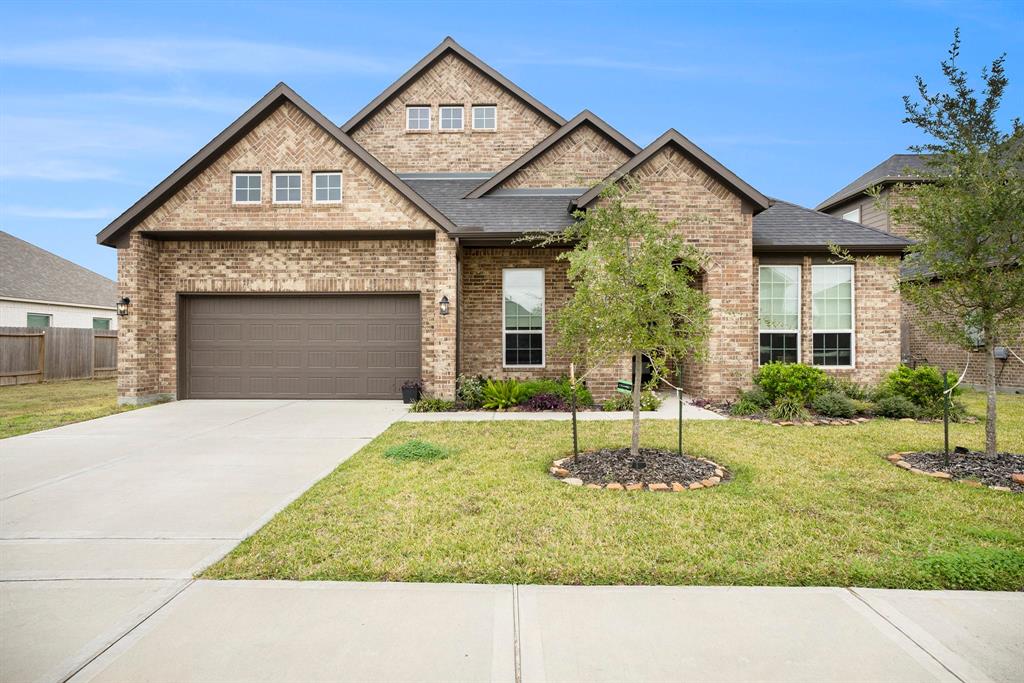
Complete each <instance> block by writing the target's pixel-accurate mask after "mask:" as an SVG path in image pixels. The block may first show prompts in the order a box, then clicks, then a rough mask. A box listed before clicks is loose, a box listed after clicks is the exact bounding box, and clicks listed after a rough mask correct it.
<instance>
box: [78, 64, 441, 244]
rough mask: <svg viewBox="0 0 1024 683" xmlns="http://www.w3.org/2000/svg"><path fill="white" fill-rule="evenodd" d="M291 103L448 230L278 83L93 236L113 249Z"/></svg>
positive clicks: (425, 205)
mask: <svg viewBox="0 0 1024 683" xmlns="http://www.w3.org/2000/svg"><path fill="white" fill-rule="evenodd" d="M285 101H287V102H291V103H292V104H293V105H295V106H296V107H297V108H298V109H299V110H301V111H302V112H303V113H305V114H306V115H307V116H309V117H310V118H311V119H313V120H314V121H315V122H316V123H317V124H318V125H319V126H320V127H321V128H323V129H324V131H326V132H327V133H328V134H330V135H331V136H332V137H333V138H334V139H335V140H337V141H338V143H340V144H341V146H342V147H344V148H345V149H347V150H348V151H349V152H351V153H352V154H354V155H355V156H356V157H358V158H359V159H360V161H362V162H363V163H364V164H366V165H367V166H369V167H370V168H371V169H372V170H373V171H374V172H375V173H377V175H379V176H380V177H381V178H383V179H384V180H385V181H386V182H387V183H388V184H389V185H391V186H392V187H393V188H395V189H396V190H397V191H398V192H399V193H400V194H401V195H402V196H404V197H405V198H406V199H408V200H409V201H410V202H412V203H413V204H415V205H416V206H417V207H418V208H419V209H420V210H421V211H423V213H425V214H427V215H428V216H429V217H430V218H431V220H433V221H434V222H436V223H437V224H438V225H440V226H441V227H442V228H444V229H445V230H451V229H452V228H454V227H455V226H454V225H453V224H452V223H451V221H449V220H448V219H447V218H445V216H444V215H443V214H441V213H440V212H439V211H437V209H435V208H434V207H432V206H431V205H430V204H429V203H427V202H426V201H424V200H423V198H422V197H420V196H419V195H417V194H416V193H415V192H414V191H413V190H412V188H410V187H409V186H408V185H406V184H405V183H404V182H402V180H401V179H399V177H398V176H397V175H395V174H394V172H392V171H391V169H389V168H388V167H386V166H385V165H384V164H382V163H380V162H379V161H378V160H377V158H376V157H374V156H373V155H372V154H370V153H369V152H367V151H366V150H365V149H364V148H363V147H362V146H361V145H360V144H359V143H357V142H356V141H355V140H353V139H352V138H350V137H349V136H348V135H347V134H346V133H344V132H343V131H342V130H341V129H340V128H338V127H337V126H336V125H334V124H333V123H331V122H330V121H329V120H328V119H327V117H326V116H324V115H323V114H321V113H320V112H319V111H317V110H316V109H315V108H314V107H313V106H312V105H311V104H309V102H306V100H304V99H302V98H301V97H299V95H298V93H296V92H295V91H294V90H292V89H291V88H289V87H288V86H287V85H285V84H284V83H278V84H277V85H276V86H275V87H274V88H273V89H272V90H271V91H270V92H268V93H267V94H266V95H264V96H263V98H262V99H260V101H259V102H257V103H256V104H254V105H253V106H252V107H250V108H249V109H248V111H246V112H245V113H244V114H242V115H241V116H240V117H238V118H237V119H235V121H234V123H232V124H231V125H230V126H228V127H227V128H225V129H224V130H223V131H221V133H220V134H219V135H218V136H217V137H215V138H214V139H213V140H211V141H210V142H209V143H208V144H207V145H206V146H205V147H203V148H202V149H201V150H199V151H198V152H196V153H195V155H194V156H193V157H192V158H191V159H189V160H188V161H186V162H185V163H184V164H182V165H181V166H179V167H178V169H177V170H175V171H174V173H172V174H171V175H169V176H167V178H165V179H164V180H163V182H161V183H160V184H159V185H157V186H156V187H154V188H153V189H152V190H150V191H149V192H148V193H147V194H146V195H145V196H144V197H142V199H140V200H139V201H137V202H135V204H133V205H132V206H131V207H130V208H129V209H128V210H127V211H125V212H124V213H122V214H121V215H120V216H118V217H117V218H115V219H114V221H113V222H112V223H111V224H110V225H108V226H107V227H105V228H104V229H103V230H102V231H100V233H99V234H98V235H97V236H96V241H97V242H99V243H100V244H105V245H108V246H114V245H115V244H116V239H117V237H118V236H119V235H120V234H121V233H123V232H125V231H127V230H130V229H131V228H132V227H134V226H135V225H137V224H138V223H139V221H141V220H142V219H143V218H145V217H146V216H147V215H148V214H149V213H150V212H151V211H152V210H154V209H155V208H156V207H158V206H159V205H160V204H162V203H163V202H164V201H166V200H167V199H169V198H170V197H171V196H173V195H174V193H175V192H177V191H178V190H180V189H181V188H182V187H184V186H185V185H186V184H187V183H188V182H189V181H191V180H192V179H193V178H195V177H196V176H197V175H199V173H201V172H202V171H203V170H204V169H205V168H206V167H207V166H209V165H210V164H211V163H213V161H214V160H215V159H216V158H217V157H218V156H219V155H220V154H221V153H222V152H223V151H225V150H226V149H228V148H229V147H230V146H231V145H233V144H235V143H236V142H237V141H238V140H240V139H241V138H242V137H243V136H244V135H246V134H247V133H248V132H249V131H251V130H252V129H253V128H254V127H255V126H256V125H257V124H259V123H260V122H261V121H263V120H264V119H265V118H266V117H267V116H269V115H270V113H271V112H272V111H274V109H275V108H276V107H277V106H279V105H280V104H282V103H283V102H285Z"/></svg>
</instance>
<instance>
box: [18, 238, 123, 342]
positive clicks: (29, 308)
mask: <svg viewBox="0 0 1024 683" xmlns="http://www.w3.org/2000/svg"><path fill="white" fill-rule="evenodd" d="M116 302H117V283H116V282H114V281H113V280H110V279H108V278H105V277H103V276H102V275H100V274H99V273H94V272H92V271H91V270H88V269H86V268H83V267H82V266H79V265H77V264H75V263H72V262H71V261H68V260H67V259H63V258H61V257H60V256H57V255H56V254H52V253H50V252H48V251H46V250H45V249H40V248H39V247H37V246H35V245H33V244H29V243H28V242H26V241H24V240H20V239H18V238H17V237H15V236H14V235H9V234H8V233H6V232H0V327H37V328H46V327H86V328H88V327H91V328H93V329H96V330H114V329H117V314H116V312H115V308H116Z"/></svg>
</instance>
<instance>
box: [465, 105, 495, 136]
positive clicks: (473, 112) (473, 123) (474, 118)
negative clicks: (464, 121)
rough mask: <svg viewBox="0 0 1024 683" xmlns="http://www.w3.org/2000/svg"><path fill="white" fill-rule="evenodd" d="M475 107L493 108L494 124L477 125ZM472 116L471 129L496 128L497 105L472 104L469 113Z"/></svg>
mask: <svg viewBox="0 0 1024 683" xmlns="http://www.w3.org/2000/svg"><path fill="white" fill-rule="evenodd" d="M477 109H493V110H494V126H493V127H491V128H482V127H477V125H476V110H477ZM470 116H472V117H473V120H472V122H471V123H472V126H473V130H498V105H496V104H474V105H473V111H472V112H471V113H470Z"/></svg>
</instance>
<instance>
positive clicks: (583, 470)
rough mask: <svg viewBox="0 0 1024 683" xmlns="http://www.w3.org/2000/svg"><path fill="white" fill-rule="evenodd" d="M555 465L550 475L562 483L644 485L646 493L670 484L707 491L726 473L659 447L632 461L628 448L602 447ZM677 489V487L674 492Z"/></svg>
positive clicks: (650, 449) (707, 463)
mask: <svg viewBox="0 0 1024 683" xmlns="http://www.w3.org/2000/svg"><path fill="white" fill-rule="evenodd" d="M556 464H557V468H554V469H557V470H560V471H558V472H557V473H555V472H553V473H555V474H556V476H561V477H565V479H563V480H564V481H567V483H575V482H576V481H580V482H582V483H583V484H584V485H589V486H591V487H593V486H602V487H606V488H618V487H620V486H621V487H623V488H627V487H634V488H640V487H641V486H640V485H646V486H647V487H648V488H649V489H650V490H666V489H671V487H672V484H677V485H682V486H683V487H690V486H691V485H693V484H700V486H695V487H694V488H707V487H709V486H714V485H716V484H718V483H720V482H721V481H724V480H725V479H727V478H728V473H727V472H725V470H723V469H722V468H721V467H720V466H719V465H717V464H716V463H714V462H711V461H710V460H703V459H699V458H694V457H692V456H689V455H683V456H680V455H679V453H678V452H676V451H667V450H663V449H660V448H641V449H640V455H639V457H635V458H634V457H633V456H631V455H630V453H629V449H628V448H614V449H613V448H603V449H601V450H598V451H588V452H586V453H580V454H579V455H578V456H577V457H575V458H566V459H564V460H560V461H557V463H556ZM709 482H710V483H709ZM577 485H579V484H577ZM609 485H611V486H609ZM659 485H660V486H659ZM652 486H653V488H652ZM661 486H664V487H665V488H664V489H663V488H661ZM678 489H679V487H678V486H677V487H676V489H675V490H678Z"/></svg>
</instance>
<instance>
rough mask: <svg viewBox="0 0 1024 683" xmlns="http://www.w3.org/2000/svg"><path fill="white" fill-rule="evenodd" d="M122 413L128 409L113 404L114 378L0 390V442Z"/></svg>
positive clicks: (114, 393) (115, 381)
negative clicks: (21, 435)
mask: <svg viewBox="0 0 1024 683" xmlns="http://www.w3.org/2000/svg"><path fill="white" fill-rule="evenodd" d="M125 410H131V407H130V406H119V405H117V380H116V379H81V380H73V381H70V382H45V383H42V384H19V385H17V386H6V387H0V439H5V438H7V437H9V436H18V435H19V434H28V433H29V432H37V431H39V430H40V429H50V428H52V427H59V426H61V425H64V424H69V423H71V422H81V421H82V420H92V419H93V418H97V417H103V416H104V415H112V414H113V413H120V412H123V411H125Z"/></svg>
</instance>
